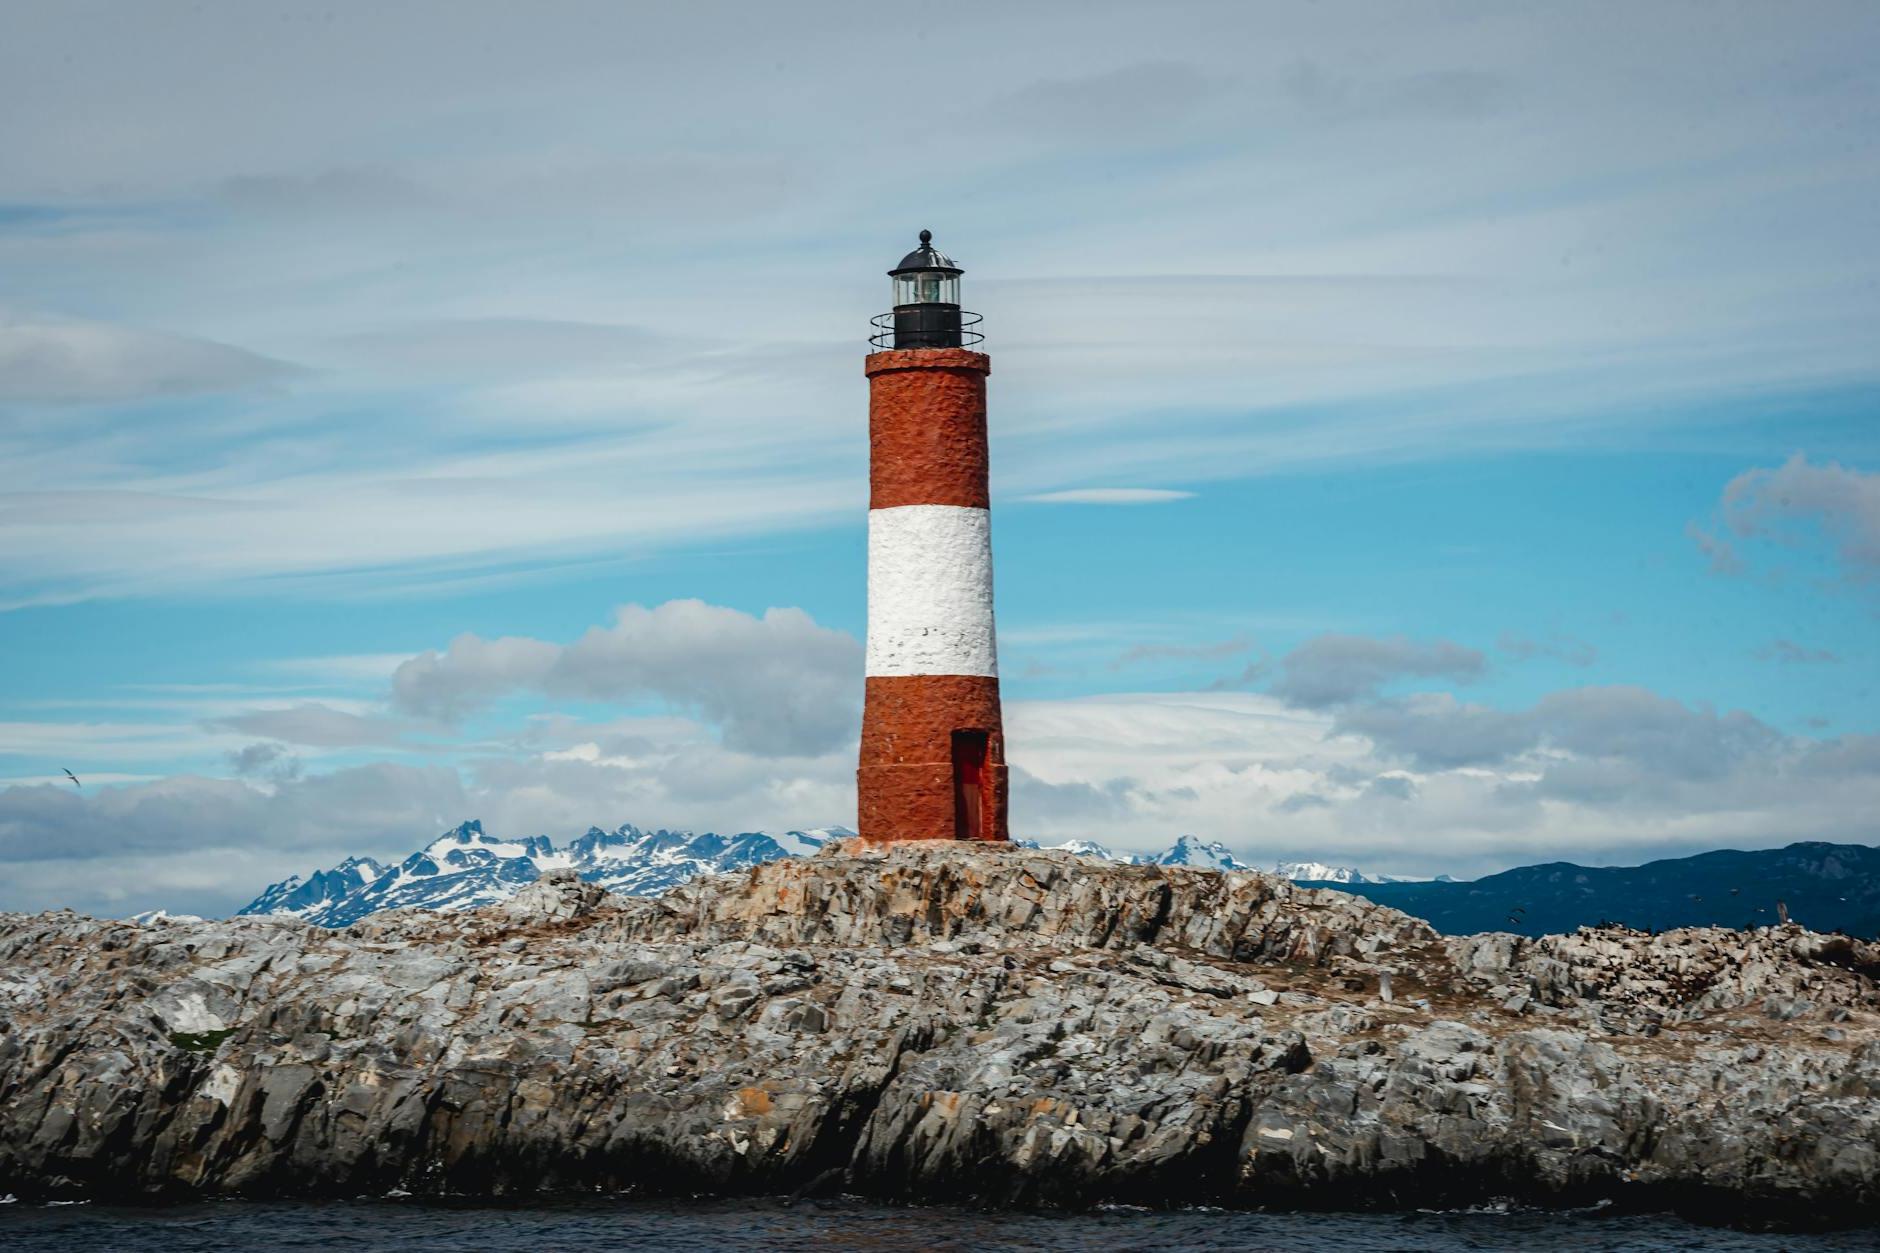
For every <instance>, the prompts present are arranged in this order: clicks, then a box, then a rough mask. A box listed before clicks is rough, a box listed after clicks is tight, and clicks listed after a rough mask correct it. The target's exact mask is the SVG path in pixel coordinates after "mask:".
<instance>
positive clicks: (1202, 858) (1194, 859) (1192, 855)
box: [1134, 835, 1252, 870]
mask: <svg viewBox="0 0 1880 1253" xmlns="http://www.w3.org/2000/svg"><path fill="white" fill-rule="evenodd" d="M1134 861H1135V862H1136V864H1137V865H1139V866H1187V867H1188V868H1189V869H1191V870H1250V869H1252V867H1251V866H1249V865H1247V863H1246V862H1244V861H1241V860H1240V859H1239V858H1237V857H1235V856H1234V855H1233V854H1232V853H1230V852H1228V851H1227V845H1225V844H1223V843H1221V842H1220V841H1219V840H1209V841H1208V842H1207V843H1205V844H1204V843H1202V842H1201V841H1200V840H1197V839H1196V838H1195V837H1194V836H1192V835H1184V836H1182V837H1181V838H1180V839H1178V840H1176V841H1175V842H1174V843H1173V844H1171V845H1170V846H1169V847H1168V849H1167V851H1165V852H1162V853H1158V854H1157V855H1156V856H1154V857H1150V856H1148V855H1146V854H1145V855H1143V856H1141V857H1137V858H1135V859H1134Z"/></svg>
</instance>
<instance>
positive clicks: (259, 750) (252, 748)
mask: <svg viewBox="0 0 1880 1253" xmlns="http://www.w3.org/2000/svg"><path fill="white" fill-rule="evenodd" d="M228 763H229V768H230V769H231V770H233V771H234V772H235V773H236V775H237V776H239V777H241V778H263V779H274V780H276V781H279V782H285V781H287V780H289V779H295V778H298V777H299V776H300V758H298V757H296V756H294V755H293V753H291V752H289V751H288V748H287V746H286V745H284V744H268V743H261V744H250V745H248V746H247V747H246V748H239V749H236V750H235V751H233V752H231V753H229V754H228Z"/></svg>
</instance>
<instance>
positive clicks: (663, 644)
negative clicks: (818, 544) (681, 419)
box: [392, 600, 862, 756]
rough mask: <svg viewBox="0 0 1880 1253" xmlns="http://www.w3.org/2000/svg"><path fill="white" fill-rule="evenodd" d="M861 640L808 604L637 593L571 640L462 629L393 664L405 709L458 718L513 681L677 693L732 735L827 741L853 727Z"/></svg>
mask: <svg viewBox="0 0 1880 1253" xmlns="http://www.w3.org/2000/svg"><path fill="white" fill-rule="evenodd" d="M861 666H862V661H861V646H860V645H859V644H858V643H856V641H855V640H854V638H853V637H851V636H849V635H846V634H844V633H843V632H840V631H834V630H830V629H829V628H827V627H821V626H818V625H817V624H816V623H815V621H814V620H812V619H811V618H810V616H809V615H808V614H806V613H804V612H803V611H802V610H800V609H767V610H765V611H764V614H763V616H762V617H761V618H760V617H753V616H752V615H750V614H745V613H740V612H738V611H737V610H735V609H726V608H723V607H720V606H715V605H708V604H705V603H704V602H703V601H697V600H675V601H668V602H666V603H665V604H663V605H659V606H656V607H654V608H651V609H648V608H645V607H643V606H640V605H627V606H625V607H623V608H622V609H620V610H619V611H618V613H617V614H616V616H615V620H614V624H613V625H612V626H609V627H595V628H593V629H592V630H590V631H588V632H587V633H586V634H585V635H583V636H582V637H581V638H580V639H579V640H576V641H575V642H574V643H572V644H555V643H551V642H549V641H546V640H537V639H528V638H522V637H515V636H508V637H504V638H500V639H493V640H488V639H483V638H481V637H479V636H475V635H460V636H458V637H457V638H456V639H454V640H452V641H451V643H450V646H449V648H447V649H446V650H445V651H444V652H443V653H441V654H440V653H436V652H426V653H423V654H421V655H419V656H417V657H414V658H412V659H411V660H409V661H407V662H405V663H404V664H403V665H401V666H399V667H398V669H397V671H396V672H394V674H393V675H392V699H393V703H394V705H395V706H396V707H397V708H398V709H400V710H401V711H403V712H405V713H408V714H412V715H414V716H418V717H425V718H435V719H441V720H444V721H454V720H457V719H460V718H462V717H464V716H465V715H466V714H468V713H470V712H472V711H474V710H476V709H479V708H481V707H483V706H485V705H488V704H489V703H490V702H492V701H494V700H496V699H498V698H500V697H503V696H505V695H508V694H510V693H512V692H517V691H527V692H533V693H536V694H539V695H543V696H548V697H552V698H557V699H573V700H588V701H602V702H609V703H622V702H631V701H636V700H645V699H648V698H652V699H658V700H663V701H666V702H668V703H670V704H672V705H673V706H675V707H677V708H680V709H683V710H687V711H690V712H693V713H696V714H697V715H699V716H700V717H702V718H704V719H706V720H707V721H709V722H711V723H714V724H716V725H718V726H720V727H722V728H723V732H724V741H725V744H726V745H727V746H728V747H731V748H735V749H746V750H749V751H752V752H755V753H760V754H767V755H779V756H783V755H792V754H804V753H817V752H822V751H825V750H827V749H828V748H830V747H831V746H833V745H835V744H838V743H841V742H843V741H844V740H845V739H846V738H847V737H849V736H851V735H853V734H854V731H855V727H856V720H857V716H858V707H857V706H858V699H859V693H860V690H861V683H860V678H861Z"/></svg>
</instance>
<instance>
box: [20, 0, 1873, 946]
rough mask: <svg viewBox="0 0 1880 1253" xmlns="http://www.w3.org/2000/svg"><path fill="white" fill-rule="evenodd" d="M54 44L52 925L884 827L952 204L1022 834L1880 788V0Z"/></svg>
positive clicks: (1493, 836)
mask: <svg viewBox="0 0 1880 1253" xmlns="http://www.w3.org/2000/svg"><path fill="white" fill-rule="evenodd" d="M0 33H3V35H4V37H0V154H4V159H3V160H0V909H12V910H37V909H46V908H59V907H69V908H73V909H79V910H84V911H88V912H93V913H98V914H101V915H107V916H117V915H122V914H125V913H128V912H130V911H133V910H140V909H148V908H158V907H162V908H169V909H172V910H193V911H197V912H227V911H229V910H232V909H234V908H237V907H239V906H240V905H241V904H242V903H244V902H245V901H246V900H248V899H249V898H250V897H252V896H253V895H254V894H255V893H256V892H257V891H258V890H259V889H260V888H261V887H262V886H263V885H265V884H266V883H268V882H270V881H273V880H276V879H279V878H282V877H284V876H285V875H286V874H288V873H291V872H301V873H305V872H307V871H310V870H312V869H315V868H318V867H322V866H327V865H331V864H332V863H333V862H335V861H337V860H339V859H340V858H342V857H344V856H346V855H349V854H371V855H375V856H379V857H399V856H402V855H403V854H405V853H407V852H409V851H410V850H412V849H414V848H416V847H418V846H420V845H422V844H423V843H424V842H426V840H428V839H429V838H430V837H431V836H433V835H435V834H436V833H437V832H438V831H440V830H442V829H444V828H446V827H449V826H452V825H455V824H456V823H457V822H460V821H462V820H464V819H468V818H480V819H482V820H483V822H484V825H485V828H486V829H487V830H490V831H492V832H494V833H498V834H502V835H506V836H523V835H534V834H547V835H549V836H550V837H552V838H554V839H556V840H558V841H560V840H565V839H567V838H569V837H571V836H573V835H576V834H579V833H580V832H581V831H584V830H585V829H587V828H588V827H589V826H591V825H599V826H603V827H608V828H612V827H615V826H618V825H620V824H622V823H633V824H636V825H638V826H641V827H657V826H667V827H680V828H690V829H696V830H707V829H710V830H720V831H724V830H731V829H737V830H752V829H767V830H773V831H775V830H784V829H789V828H803V827H812V826H821V825H827V824H832V823H842V824H851V823H853V821H854V804H855V798H854V782H853V778H854V775H853V772H854V760H855V743H856V734H857V726H858V718H859V707H860V695H861V657H862V644H861V634H862V626H863V621H864V610H865V599H864V597H865V589H864V586H863V569H864V556H865V541H866V535H865V513H866V505H867V483H866V480H867V464H866V462H867V454H866V412H867V393H866V382H865V380H864V378H863V375H862V357H863V355H864V354H865V352H866V351H867V348H866V344H865V336H866V334H867V329H868V328H867V321H868V318H869V317H870V316H871V315H872V314H875V313H877V312H880V311H882V310H883V309H885V308H886V307H887V304H888V295H889V290H888V280H887V278H886V277H885V271H886V270H887V269H888V268H889V267H890V266H892V265H893V264H894V263H895V262H896V261H897V260H898V259H899V257H900V256H901V254H902V253H904V252H905V251H907V249H908V248H910V247H911V246H912V245H913V242H914V236H915V234H916V232H917V231H918V230H920V229H921V228H923V227H925V228H929V229H932V230H933V231H934V234H935V239H936V243H937V245H938V246H940V247H941V248H942V249H944V250H945V251H947V252H948V253H949V254H950V255H951V256H953V257H954V259H955V260H956V261H958V262H959V263H960V264H961V265H962V266H963V267H964V269H965V271H966V273H965V278H964V301H965V304H966V306H967V307H968V308H970V309H973V310H976V311H978V312H980V313H982V314H983V315H984V317H985V325H984V329H985V331H986V334H987V341H986V344H985V347H986V349H987V351H988V352H990V354H991V356H992V361H993V370H992V375H991V379H990V412H991V431H992V436H991V437H992V461H993V471H992V489H993V534H994V549H995V558H996V563H997V601H998V606H997V607H998V615H999V618H998V620H999V649H1000V664H1001V675H1002V686H1003V690H1004V695H1005V701H1006V726H1007V736H1008V743H1009V757H1010V761H1011V764H1012V766H1013V773H1014V782H1013V801H1012V826H1013V834H1014V835H1015V836H1018V837H1021V838H1032V839H1039V840H1043V841H1046V842H1055V841H1058V840H1063V839H1069V838H1074V837H1075V838H1087V839H1095V840H1099V841H1101V842H1103V843H1105V844H1108V845H1110V846H1111V847H1113V848H1117V849H1121V850H1127V851H1144V850H1152V849H1158V848H1161V847H1165V846H1166V845H1167V844H1169V843H1170V842H1171V841H1172V840H1173V839H1174V838H1175V837H1177V836H1179V835H1184V834H1191V835H1196V836H1200V837H1202V838H1205V839H1212V840H1220V841H1222V842H1224V843H1226V844H1227V845H1228V846H1229V847H1231V848H1233V849H1234V850H1236V851H1237V852H1238V853H1240V854H1241V855H1242V856H1243V857H1245V858H1247V859H1248V860H1251V861H1254V862H1256V863H1261V864H1266V863H1271V862H1272V861H1275V860H1278V859H1282V858H1303V857H1309V858H1312V859H1316V860H1321V861H1331V862H1335V863H1343V864H1351V865H1358V866H1360V867H1362V868H1364V869H1366V870H1369V871H1373V872H1394V873H1402V874H1437V873H1447V874H1454V875H1457V876H1462V877H1468V876H1474V875H1479V874H1483V873H1489V872H1493V871H1495V870H1499V869H1504V868H1507V867H1509V866H1513V865H1520V864H1528V863H1533V862H1537V861H1551V860H1576V861H1582V862H1588V863H1596V864H1634V863H1637V862H1641V861H1645V860H1650V859H1652V858H1657V857H1667V856H1679V855H1684V854H1688V853H1691V852H1696V851H1700V850H1703V849H1709V848H1716V847H1738V848H1756V847H1772V846H1778V845H1781V844H1785V843H1788V842H1791V841H1794V840H1798V839H1822V840H1832V841H1840V842H1850V843H1873V842H1876V841H1880V403H1877V402H1880V347H1877V345H1880V335H1876V333H1875V328H1876V327H1877V326H1880V252H1876V250H1875V248H1874V240H1875V239H1876V238H1880V82H1877V81H1876V79H1875V76H1874V75H1873V74H1872V72H1871V69H1872V67H1871V57H1872V51H1873V49H1874V48H1875V47H1876V46H1880V8H1876V7H1875V6H1874V5H1872V4H1870V3H1865V2H1864V0H1863V2H1857V3H1847V4H1841V3H1829V2H1826V0H1813V2H1805V3H1797V4H1792V5H1781V6H1774V5H1768V4H1762V3H1755V4H1734V3H1702V4H1682V3H1675V2H1670V0H1667V2H1665V3H1658V4H1652V5H1636V4H1617V3H1614V4H1598V3H1595V4H1585V5H1571V6H1561V5H1552V4H1531V5H1523V4H1509V3H1495V4H1482V3H1455V4H1439V3H1409V4H1392V5H1384V4H1342V3H1319V4H1293V3H1288V4H1277V3H1246V2H1238V3H1231V4H1218V5H1216V4H1202V3H1162V4H1156V5H1144V4H1105V3H1077V4H1061V5H1060V4H1050V3H1027V4H1022V5H1011V4H987V5H981V4H975V3H957V4H953V5H949V6H944V7H940V8H933V9H926V10H919V11H915V10H908V9H897V8H893V7H883V6H881V5H879V4H874V5H861V4H829V3H799V4H792V5H789V6H759V5H747V4H735V5H734V4H716V3H698V4H691V5H684V6H677V5H657V6H655V5H632V4H619V3H592V4H586V3H583V4H577V3H565V2H552V0H551V2H538V3H533V4H529V5H516V4H507V3H501V4H498V3H482V2H478V0H453V2H451V3H424V2H411V3H401V4H398V5H381V6H369V7H368V6H340V5H319V6H315V5H304V4H280V3H274V2H270V0H241V2H239V3H221V2H218V0H205V2H204V3H199V4H194V5H191V6H188V7H184V6H170V5H164V6H158V5H141V4H134V3H129V2H120V3H106V4H99V3H86V2H83V0H72V2H68V3H64V4H60V5H56V6H54V5H40V4H27V3H23V2H21V0H0ZM68 769H69V770H71V771H72V772H73V773H74V774H76V775H77V776H78V777H79V779H80V783H81V786H77V787H75V786H73V785H72V784H71V783H70V782H69V781H67V779H66V778H65V775H64V771H66V770H68Z"/></svg>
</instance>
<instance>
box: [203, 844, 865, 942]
mask: <svg viewBox="0 0 1880 1253" xmlns="http://www.w3.org/2000/svg"><path fill="white" fill-rule="evenodd" d="M853 834H854V832H852V831H848V830H845V829H843V828H841V827H829V828H824V829H819V830H814V831H791V832H787V833H785V834H783V835H779V836H772V835H765V834H762V833H760V832H754V831H753V832H745V833H743V834H741V835H734V836H720V835H714V834H712V833H710V832H706V833H704V834H702V835H695V834H693V833H692V832H690V831H665V830H660V831H642V830H640V829H639V828H638V827H634V826H630V825H627V826H622V827H620V828H618V829H617V830H614V831H603V830H601V829H600V828H599V827H593V828H590V829H589V830H588V832H587V833H586V834H585V835H582V836H579V837H577V838H576V839H574V840H572V841H570V842H569V844H568V846H567V848H565V849H557V848H556V847H555V845H554V842H553V841H551V840H550V839H549V838H548V837H547V836H545V835H538V836H533V837H531V838H529V839H523V840H504V839H498V838H497V837H495V836H493V835H488V834H486V833H485V832H484V830H483V824H482V823H481V822H478V821H474V820H473V821H470V822H466V823H464V824H463V825H462V826H459V827H456V828H454V829H453V830H450V831H446V832H445V833H444V834H443V835H440V836H438V837H437V838H436V839H435V840H432V841H431V842H430V843H429V844H427V845H425V846H424V847H423V848H421V849H419V850H418V851H417V852H415V853H413V854H412V855H411V856H409V857H407V858H405V860H403V861H401V862H399V863H398V864H397V865H396V866H391V867H386V866H382V865H380V864H379V863H378V862H376V861H373V860H372V859H371V858H368V857H348V858H347V859H346V860H345V861H343V862H341V863H340V864H339V865H337V866H335V867H333V868H332V869H331V870H321V871H316V872H314V873H313V874H311V875H309V876H307V878H305V879H302V878H301V877H300V876H299V875H294V876H292V877H290V878H287V879H284V880H282V881H281V882H280V883H276V884H274V885H272V886H271V887H269V888H268V889H267V890H266V891H264V892H262V893H261V895H260V896H257V897H256V898H255V899H254V900H253V901H251V902H249V903H248V904H247V905H245V906H243V907H242V909H241V910H240V911H238V912H239V913H242V914H287V915H290V916H292V917H296V918H303V919H305V920H306V921H308V922H312V923H317V924H319V925H320V926H323V927H344V926H349V925H350V924H352V923H355V922H357V921H359V919H361V918H364V917H366V916H367V915H368V914H376V913H378V912H379V911H380V910H384V909H400V908H404V907H406V906H421V907H423V908H426V909H445V910H454V909H475V908H476V907H478V906H479V905H488V904H490V903H492V902H494V901H500V900H504V899H506V898H507V897H510V896H514V895H515V894H516V893H517V892H518V891H520V890H521V889H522V888H524V887H526V886H527V885H529V884H531V883H533V882H535V880H536V879H538V878H540V877H541V876H542V875H543V874H544V873H546V872H548V871H550V870H560V869H564V868H571V869H573V870H575V871H576V872H578V873H579V874H580V876H581V877H582V878H583V879H586V880H588V881H589V882H592V883H598V884H600V885H601V886H603V887H606V888H609V889H611V890H613V891H616V892H623V893H627V894H630V895H635V896H656V895H658V894H659V893H661V892H664V891H666V890H668V889H670V888H673V887H677V886H678V885H679V884H681V883H684V882H685V881H686V880H687V879H690V878H693V877H695V876H697V875H701V874H714V873H718V872H721V871H727V870H742V869H744V868H745V867H747V866H754V865H757V864H758V863H759V862H766V861H774V860H775V859H777V858H779V857H806V856H808V855H810V854H811V853H814V852H815V851H816V850H817V849H819V848H821V847H822V846H823V845H824V844H825V843H826V842H828V841H829V840H831V839H836V838H839V837H841V836H846V835H853Z"/></svg>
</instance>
